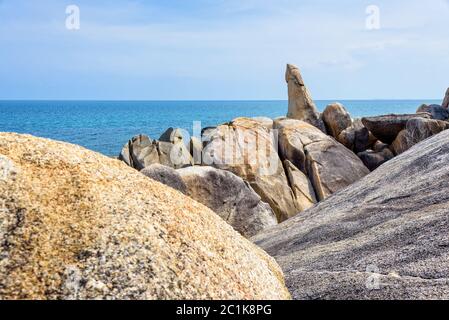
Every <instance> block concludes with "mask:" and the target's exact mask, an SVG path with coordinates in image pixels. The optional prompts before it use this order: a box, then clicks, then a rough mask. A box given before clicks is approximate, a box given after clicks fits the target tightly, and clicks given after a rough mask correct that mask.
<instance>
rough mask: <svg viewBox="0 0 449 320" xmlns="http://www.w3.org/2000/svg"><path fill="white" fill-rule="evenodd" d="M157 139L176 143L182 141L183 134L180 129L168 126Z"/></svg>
mask: <svg viewBox="0 0 449 320" xmlns="http://www.w3.org/2000/svg"><path fill="white" fill-rule="evenodd" d="M159 141H162V142H170V143H172V144H176V143H178V142H183V143H185V142H184V136H183V134H182V129H179V128H177V129H174V128H168V129H167V130H166V131H165V132H164V133H163V134H162V135H161V136H160V138H159Z"/></svg>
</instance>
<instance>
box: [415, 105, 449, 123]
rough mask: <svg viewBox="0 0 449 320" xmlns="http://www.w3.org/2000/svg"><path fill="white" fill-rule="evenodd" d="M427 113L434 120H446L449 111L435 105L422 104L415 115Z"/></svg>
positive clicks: (448, 116)
mask: <svg viewBox="0 0 449 320" xmlns="http://www.w3.org/2000/svg"><path fill="white" fill-rule="evenodd" d="M422 112H427V113H429V114H430V116H431V118H432V119H435V120H448V119H449V110H448V109H447V108H443V107H442V106H440V105H437V104H431V105H427V104H423V105H421V106H420V107H419V108H418V110H416V113H422Z"/></svg>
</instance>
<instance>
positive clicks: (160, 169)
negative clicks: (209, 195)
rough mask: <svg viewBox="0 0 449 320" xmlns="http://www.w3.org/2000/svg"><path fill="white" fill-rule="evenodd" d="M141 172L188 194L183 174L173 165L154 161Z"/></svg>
mask: <svg viewBox="0 0 449 320" xmlns="http://www.w3.org/2000/svg"><path fill="white" fill-rule="evenodd" d="M140 173H142V174H143V175H145V176H147V177H149V178H151V179H153V180H156V181H159V182H160V183H163V184H165V185H166V186H169V187H171V188H173V189H176V190H178V191H180V192H182V193H184V194H187V187H186V185H185V184H184V181H183V180H182V178H181V175H180V174H179V173H178V172H177V171H176V170H175V169H173V168H171V167H167V166H164V165H162V164H159V163H154V164H152V165H150V166H148V167H146V168H144V169H143V170H142V171H140Z"/></svg>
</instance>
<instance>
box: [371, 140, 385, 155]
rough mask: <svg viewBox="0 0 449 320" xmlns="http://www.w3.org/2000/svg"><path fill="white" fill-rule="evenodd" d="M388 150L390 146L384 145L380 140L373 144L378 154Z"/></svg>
mask: <svg viewBox="0 0 449 320" xmlns="http://www.w3.org/2000/svg"><path fill="white" fill-rule="evenodd" d="M387 148H389V145H388V144H386V143H383V142H381V141H379V140H377V141H376V142H375V143H374V144H373V150H374V151H376V152H381V151H383V150H384V149H387Z"/></svg>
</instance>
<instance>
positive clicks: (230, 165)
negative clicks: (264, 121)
mask: <svg viewBox="0 0 449 320" xmlns="http://www.w3.org/2000/svg"><path fill="white" fill-rule="evenodd" d="M208 140H209V142H208V143H207V145H206V146H205V148H204V149H203V165H208V166H213V167H216V168H218V169H222V170H227V171H230V172H232V173H234V174H236V175H237V176H239V177H241V178H242V179H243V180H245V181H247V182H249V183H250V185H251V187H252V188H253V189H254V191H256V192H257V194H258V195H259V196H260V197H261V198H262V201H263V202H266V203H268V204H269V205H270V207H271V208H272V209H273V211H274V212H275V213H276V216H277V218H278V221H279V222H281V221H284V220H286V219H288V218H290V217H292V216H294V215H296V214H297V213H298V212H299V210H298V208H297V207H296V203H295V199H294V195H293V191H292V190H291V188H290V187H289V185H288V181H287V177H286V176H285V172H284V168H283V165H282V162H281V161H280V159H279V156H278V154H277V148H275V147H274V144H273V141H274V136H273V135H272V134H270V132H269V131H268V130H267V129H266V128H265V127H263V126H261V125H260V124H259V123H258V122H257V121H255V120H252V119H248V118H239V119H235V120H233V121H232V122H230V123H227V124H223V125H221V126H219V127H217V128H216V129H215V130H214V131H212V133H210V135H209V137H208Z"/></svg>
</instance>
